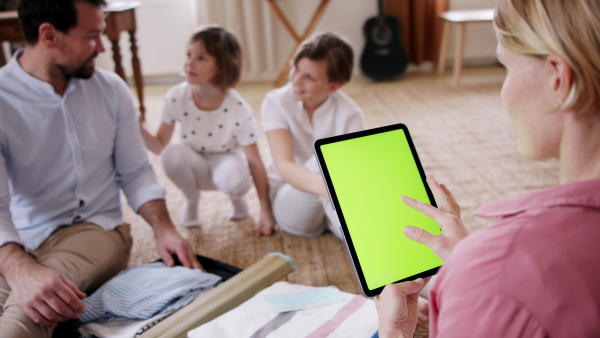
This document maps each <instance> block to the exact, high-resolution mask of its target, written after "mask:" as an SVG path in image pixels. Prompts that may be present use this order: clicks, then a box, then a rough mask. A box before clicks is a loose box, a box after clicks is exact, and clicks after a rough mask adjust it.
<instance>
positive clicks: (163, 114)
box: [160, 87, 183, 124]
mask: <svg viewBox="0 0 600 338" xmlns="http://www.w3.org/2000/svg"><path fill="white" fill-rule="evenodd" d="M177 88H178V87H173V88H171V89H169V91H168V92H167V94H166V95H165V99H164V101H163V105H162V108H161V110H160V119H161V120H162V121H163V122H164V123H167V124H175V122H177V121H178V120H179V119H180V117H179V116H177V114H176V112H177V111H178V109H175V108H176V107H179V106H180V105H181V103H180V102H178V100H182V99H183V95H180V97H177V95H175V93H174V92H175V90H176V89H177Z"/></svg>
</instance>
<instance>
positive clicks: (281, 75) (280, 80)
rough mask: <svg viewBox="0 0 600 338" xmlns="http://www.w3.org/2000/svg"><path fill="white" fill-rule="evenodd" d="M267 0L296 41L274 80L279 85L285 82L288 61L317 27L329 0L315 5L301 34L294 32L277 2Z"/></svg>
mask: <svg viewBox="0 0 600 338" xmlns="http://www.w3.org/2000/svg"><path fill="white" fill-rule="evenodd" d="M268 1H269V5H271V8H272V9H273V12H275V15H276V16H277V17H278V18H279V19H280V20H281V22H282V23H283V25H284V26H285V28H286V29H287V30H288V32H290V34H291V35H292V37H293V38H294V40H295V41H296V46H295V47H294V49H293V50H292V53H291V54H290V56H289V57H288V58H287V60H286V62H285V64H284V65H283V69H282V70H281V72H280V73H279V76H278V77H277V79H276V80H275V86H276V87H280V86H282V85H283V84H285V83H286V81H287V77H288V73H289V71H290V61H292V59H293V58H294V55H295V54H296V50H297V49H298V47H299V46H300V44H301V43H302V41H304V40H306V39H307V38H308V37H309V36H310V35H311V34H312V32H313V31H314V30H315V27H317V24H318V23H319V20H320V19H321V17H322V16H323V14H324V13H325V9H327V5H328V4H329V2H330V1H331V0H321V3H320V4H319V6H318V7H317V10H316V11H315V12H314V13H313V15H312V18H311V19H310V22H309V23H308V26H306V29H305V30H304V32H303V33H302V34H298V33H297V32H296V30H295V29H294V27H292V25H291V24H290V22H289V21H288V19H287V18H286V17H285V15H284V14H283V12H282V11H281V9H280V8H279V6H277V4H276V3H275V0H268Z"/></svg>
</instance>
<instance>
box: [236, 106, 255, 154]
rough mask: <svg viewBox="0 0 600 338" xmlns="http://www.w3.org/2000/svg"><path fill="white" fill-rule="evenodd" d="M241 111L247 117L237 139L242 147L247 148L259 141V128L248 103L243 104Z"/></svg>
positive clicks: (241, 125)
mask: <svg viewBox="0 0 600 338" xmlns="http://www.w3.org/2000/svg"><path fill="white" fill-rule="evenodd" d="M241 109H242V111H243V112H244V115H245V116H244V118H243V121H242V123H241V124H240V129H239V130H238V131H237V134H236V135H237V136H236V137H237V141H238V143H239V144H240V145H241V146H247V145H251V144H254V143H256V142H257V141H258V128H257V127H256V121H255V120H254V117H253V116H252V108H251V107H250V106H249V105H248V104H247V103H246V102H243V105H242V107H241Z"/></svg>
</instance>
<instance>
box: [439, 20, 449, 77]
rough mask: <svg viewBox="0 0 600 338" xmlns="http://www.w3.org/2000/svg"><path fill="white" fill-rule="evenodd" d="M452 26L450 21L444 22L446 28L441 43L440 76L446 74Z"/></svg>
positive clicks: (443, 30)
mask: <svg viewBox="0 0 600 338" xmlns="http://www.w3.org/2000/svg"><path fill="white" fill-rule="evenodd" d="M451 28H452V24H451V23H450V21H446V20H444V28H443V29H442V40H441V42H440V55H439V57H438V75H442V74H444V70H445V69H446V56H447V53H448V39H449V37H450V29H451Z"/></svg>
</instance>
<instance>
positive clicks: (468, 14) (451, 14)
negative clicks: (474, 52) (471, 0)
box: [438, 8, 494, 86]
mask: <svg viewBox="0 0 600 338" xmlns="http://www.w3.org/2000/svg"><path fill="white" fill-rule="evenodd" d="M439 16H440V18H442V19H443V20H444V29H443V31H442V40H441V45H440V55H439V58H438V75H442V74H444V68H445V67H446V54H447V51H448V39H449V37H450V29H451V28H452V24H457V25H458V31H457V34H456V48H455V51H454V85H455V86H457V85H458V84H459V82H460V72H461V71H462V58H463V49H464V45H465V27H466V25H467V23H471V22H487V21H490V22H491V21H492V19H493V18H494V9H493V8H486V9H465V10H452V11H447V12H443V13H440V15H439Z"/></svg>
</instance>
